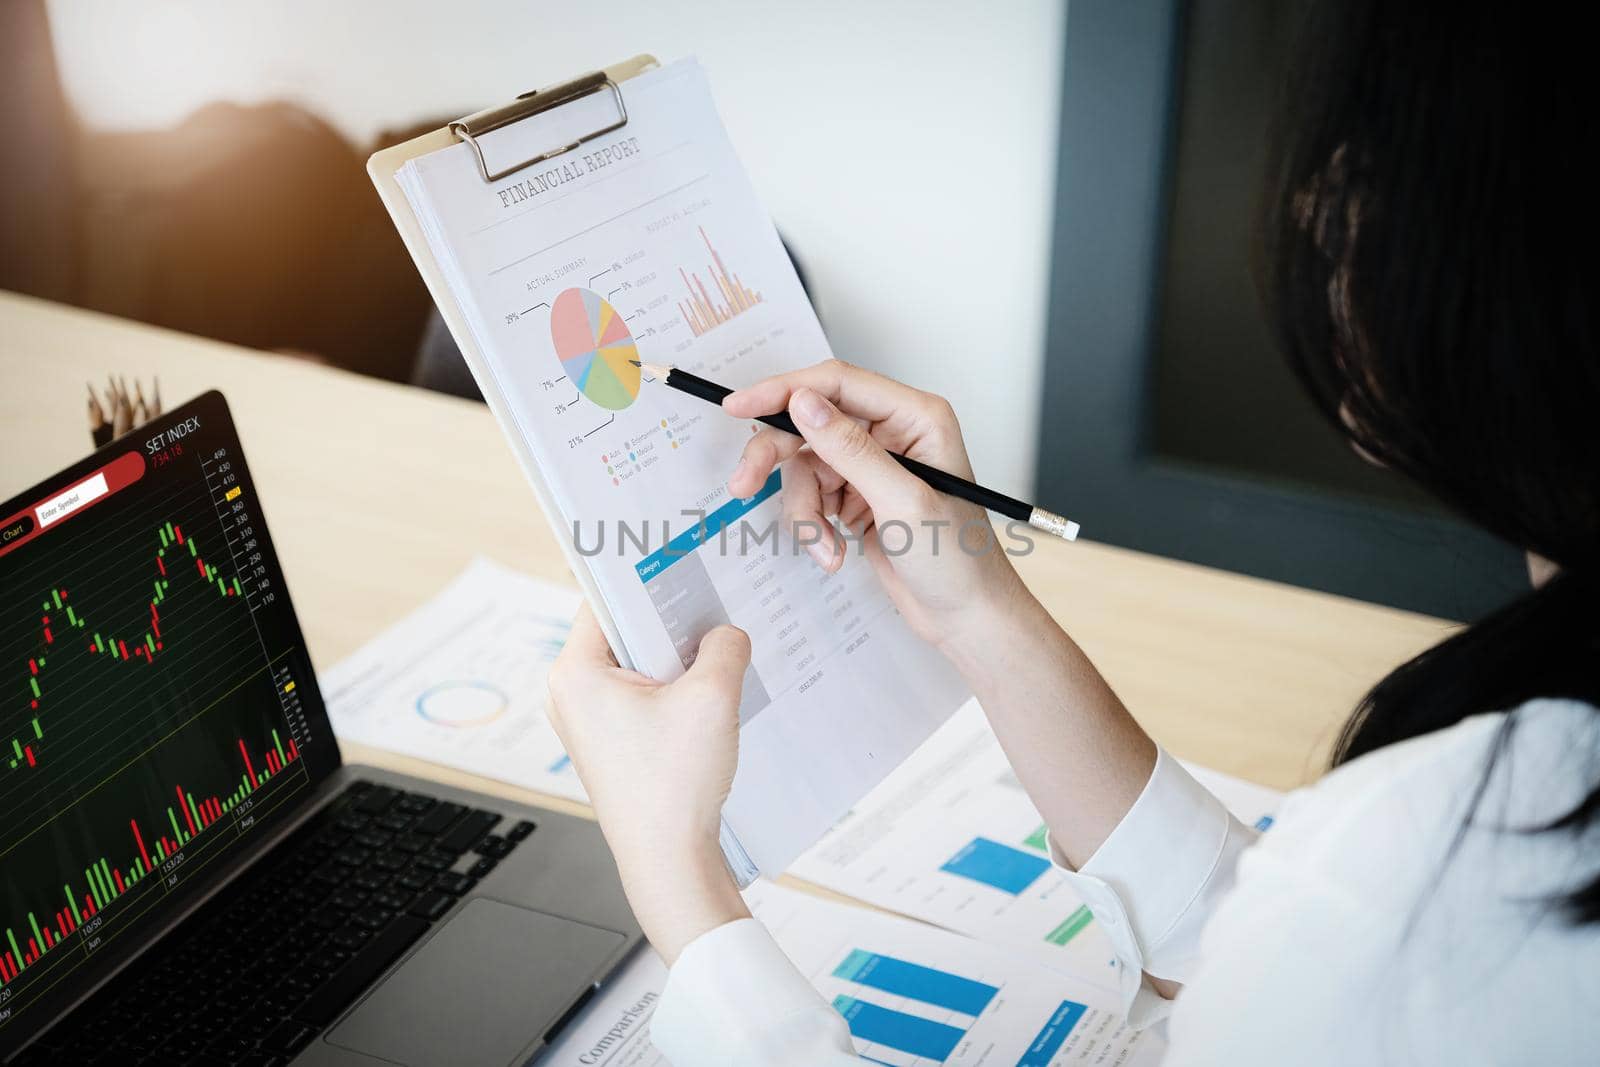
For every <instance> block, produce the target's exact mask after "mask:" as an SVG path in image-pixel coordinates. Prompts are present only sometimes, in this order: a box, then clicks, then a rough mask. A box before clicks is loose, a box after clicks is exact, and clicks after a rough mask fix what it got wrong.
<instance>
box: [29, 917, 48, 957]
mask: <svg viewBox="0 0 1600 1067" xmlns="http://www.w3.org/2000/svg"><path fill="white" fill-rule="evenodd" d="M28 925H29V926H31V927H33V943H34V944H35V945H37V946H38V948H39V955H41V956H43V955H44V950H45V947H46V946H45V943H44V934H43V933H41V932H40V930H39V920H38V919H35V918H34V917H33V912H31V911H30V912H28Z"/></svg>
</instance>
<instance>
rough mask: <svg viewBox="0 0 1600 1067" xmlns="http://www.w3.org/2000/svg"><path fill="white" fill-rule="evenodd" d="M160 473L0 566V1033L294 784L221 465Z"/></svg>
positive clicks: (249, 550) (286, 704)
mask: <svg viewBox="0 0 1600 1067" xmlns="http://www.w3.org/2000/svg"><path fill="white" fill-rule="evenodd" d="M195 444H198V443H197V442H196V443H195ZM161 459H162V465H161V466H160V467H156V466H155V465H151V466H150V467H149V468H148V469H146V470H145V471H144V473H143V474H142V476H138V477H137V478H136V481H135V482H134V484H132V485H130V486H128V487H125V488H121V489H119V490H118V491H116V492H115V493H114V494H111V495H108V496H107V497H106V498H105V499H103V500H98V501H97V502H96V503H95V504H94V506H93V507H92V508H87V509H85V510H83V511H82V512H81V513H74V514H71V515H69V516H68V517H66V518H64V519H62V520H60V522H59V525H58V526H52V527H51V528H50V529H47V530H44V531H42V532H41V533H40V534H39V535H38V536H37V537H36V538H34V539H32V540H30V541H29V542H28V543H27V544H24V545H20V546H18V547H16V548H15V549H13V550H9V551H7V552H6V553H5V555H4V556H3V557H0V810H3V811H4V812H5V818H4V819H0V872H3V875H4V879H3V887H0V1025H3V1023H4V1022H5V1021H6V1020H7V1019H8V1018H9V1017H10V1016H11V1015H12V1014H13V1013H14V1012H16V1011H17V1010H19V1009H20V1008H21V1007H24V1006H25V1005H26V1000H27V998H26V996H25V994H26V992H27V990H28V989H29V988H31V986H32V985H33V984H34V983H39V984H40V985H41V987H45V986H48V985H53V984H54V983H55V982H56V981H58V980H59V979H60V978H61V977H63V976H65V974H67V973H69V972H70V970H71V969H73V968H75V967H77V966H79V965H81V964H82V963H84V962H85V961H86V960H88V959H90V958H92V957H93V956H94V955H95V953H97V952H100V951H103V950H104V949H105V947H106V946H108V945H111V944H115V943H117V938H118V937H119V935H120V933H121V932H122V931H124V930H125V929H128V928H130V927H131V925H132V922H133V921H134V920H136V919H137V918H139V917H140V916H143V915H146V914H148V913H151V912H152V911H155V910H158V909H159V906H160V905H161V904H162V903H163V902H165V901H166V900H167V899H168V898H169V897H170V896H171V895H172V894H173V893H175V892H176V891H178V890H179V888H180V886H182V885H183V884H184V883H185V882H186V881H188V880H189V879H191V878H193V877H195V876H196V875H198V874H202V873H204V872H205V871H207V870H208V869H215V861H216V860H218V859H220V858H222V857H224V856H227V855H229V854H230V847H229V846H231V845H234V844H236V843H237V842H238V841H239V840H240V839H241V837H242V835H244V834H245V833H247V832H248V830H249V829H250V828H251V826H252V825H253V824H254V823H255V821H256V820H257V819H259V818H260V817H262V816H263V815H265V814H267V813H268V812H270V811H272V810H274V809H275V808H276V807H278V806H279V805H281V804H283V803H284V802H285V801H286V800H287V799H288V798H290V797H291V796H292V795H294V794H295V793H296V792H297V791H298V790H299V789H301V788H303V787H304V786H305V784H306V783H307V781H308V775H307V774H306V773H305V771H304V770H303V766H302V749H303V748H304V747H305V745H306V743H307V741H308V740H309V738H308V736H307V733H306V721H305V716H304V713H303V711H302V709H301V707H300V703H299V697H298V695H297V692H296V688H297V682H296V673H297V670H296V664H297V663H300V662H302V659H301V658H299V657H297V656H294V655H291V652H294V651H296V650H295V649H293V648H291V647H288V645H287V642H286V640H285V631H284V629H283V627H282V626H281V625H277V624H276V620H275V619H274V618H273V616H275V615H276V614H278V609H277V608H275V607H274V604H275V602H276V600H277V596H278V593H277V589H276V584H275V577H276V576H275V575H273V574H271V573H270V572H269V569H268V566H267V562H268V559H269V558H270V557H269V555H268V553H267V552H266V551H264V546H261V545H260V544H259V542H260V541H261V540H264V535H260V534H258V533H257V531H256V529H255V519H254V517H253V514H252V511H251V501H250V500H249V498H248V495H247V492H246V483H245V481H244V480H242V479H241V477H240V473H241V472H239V471H237V470H236V469H235V464H236V463H237V462H240V461H238V460H236V459H235V458H234V457H233V456H231V455H230V454H229V453H228V450H227V449H226V448H202V447H195V446H194V445H192V446H191V447H189V448H188V449H183V448H176V449H172V450H169V451H168V452H167V453H166V454H165V455H163V456H162V457H161ZM263 616H265V618H263Z"/></svg>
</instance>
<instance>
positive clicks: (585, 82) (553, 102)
mask: <svg viewBox="0 0 1600 1067" xmlns="http://www.w3.org/2000/svg"><path fill="white" fill-rule="evenodd" d="M606 89H610V90H611V95H612V97H613V98H614V99H615V100H616V102H617V115H618V118H617V121H616V122H613V123H611V124H610V125H609V126H603V127H601V128H600V129H598V130H595V131H594V132H593V133H586V134H584V135H583V136H582V137H579V138H578V139H577V140H576V141H573V142H572V143H571V144H567V145H563V146H561V147H560V148H554V149H551V150H550V151H548V152H545V153H543V154H541V155H537V156H534V157H533V158H532V159H525V160H523V161H522V162H520V163H513V164H512V165H511V166H509V167H507V168H505V169H504V170H498V171H495V172H494V173H492V174H491V173H490V172H489V163H488V161H487V160H486V159H485V158H484V155H483V146H482V145H480V144H479V143H478V140H477V139H478V138H479V137H482V136H483V135H484V134H486V133H491V132H493V131H495V130H498V129H501V128H502V127H505V126H509V125H511V124H512V123H514V122H521V121H522V120H523V119H525V118H528V117H529V116H531V115H537V114H539V113H540V112H543V111H549V110H551V109H552V108H557V107H560V106H561V105H562V104H570V103H572V102H573V101H574V100H581V99H583V98H584V97H586V96H592V95H594V94H595V93H598V92H603V91H604V90H606ZM627 124H628V109H627V107H626V106H625V105H624V104H623V102H622V90H621V89H619V88H617V83H616V82H614V81H612V80H611V77H610V75H608V74H607V73H606V72H605V71H603V70H597V71H595V72H594V73H593V74H585V75H584V76H583V77H581V78H574V79H572V80H571V81H568V82H562V83H561V84H560V85H552V86H550V87H549V88H547V89H535V90H534V91H533V92H531V93H523V94H522V95H521V96H519V97H517V98H516V99H515V100H513V101H512V102H511V103H509V104H502V105H500V106H499V107H492V108H489V109H488V110H486V111H480V112H478V113H477V114H476V115H468V116H467V117H466V118H463V119H456V120H455V121H454V122H452V123H451V124H450V132H451V133H453V134H455V135H456V136H457V137H459V138H461V139H462V140H463V141H465V142H467V144H469V145H471V146H472V154H473V155H474V156H476V157H477V159H478V173H479V174H482V175H483V180H484V181H486V182H497V181H499V180H500V179H501V178H504V177H506V176H508V175H511V174H515V173H516V172H517V171H519V170H522V169H524V168H525V167H531V166H533V165H534V164H535V163H543V162H544V161H545V160H547V159H554V158H555V157H556V156H559V155H562V154H564V153H566V152H570V151H572V150H573V149H574V148H577V147H578V146H579V145H581V144H583V143H584V142H586V141H592V140H594V139H595V138H596V137H603V136H605V135H606V134H608V133H611V132H612V131H614V130H620V129H622V127H624V126H626V125H627Z"/></svg>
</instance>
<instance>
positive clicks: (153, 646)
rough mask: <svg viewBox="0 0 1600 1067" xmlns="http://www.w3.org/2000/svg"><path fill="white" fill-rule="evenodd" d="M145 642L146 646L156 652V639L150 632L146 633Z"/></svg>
mask: <svg viewBox="0 0 1600 1067" xmlns="http://www.w3.org/2000/svg"><path fill="white" fill-rule="evenodd" d="M144 644H145V647H146V648H148V649H149V650H150V651H151V652H154V651H155V650H156V639H155V638H153V637H151V636H150V635H149V634H145V635H144Z"/></svg>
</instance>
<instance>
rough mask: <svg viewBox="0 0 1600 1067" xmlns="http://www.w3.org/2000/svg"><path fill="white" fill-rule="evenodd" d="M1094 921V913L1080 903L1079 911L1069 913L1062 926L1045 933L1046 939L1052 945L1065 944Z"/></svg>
mask: <svg viewBox="0 0 1600 1067" xmlns="http://www.w3.org/2000/svg"><path fill="white" fill-rule="evenodd" d="M1093 921H1094V913H1093V912H1091V911H1090V910H1089V909H1088V908H1087V907H1085V906H1084V905H1081V904H1080V905H1079V906H1078V910H1077V911H1075V912H1073V913H1072V914H1071V915H1068V916H1067V917H1066V919H1065V920H1064V921H1063V922H1062V923H1061V925H1060V926H1058V927H1056V928H1055V929H1054V930H1051V931H1050V932H1049V933H1048V934H1045V935H1044V939H1045V940H1046V941H1048V942H1050V944H1052V945H1065V944H1066V943H1067V942H1068V941H1071V940H1072V939H1073V938H1074V937H1077V936H1078V934H1079V933H1080V932H1082V930H1083V928H1084V927H1085V926H1088V925H1089V924H1090V923H1091V922H1093Z"/></svg>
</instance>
